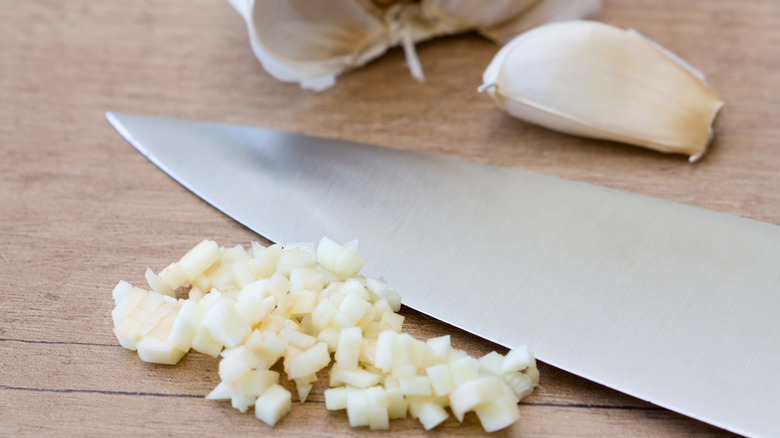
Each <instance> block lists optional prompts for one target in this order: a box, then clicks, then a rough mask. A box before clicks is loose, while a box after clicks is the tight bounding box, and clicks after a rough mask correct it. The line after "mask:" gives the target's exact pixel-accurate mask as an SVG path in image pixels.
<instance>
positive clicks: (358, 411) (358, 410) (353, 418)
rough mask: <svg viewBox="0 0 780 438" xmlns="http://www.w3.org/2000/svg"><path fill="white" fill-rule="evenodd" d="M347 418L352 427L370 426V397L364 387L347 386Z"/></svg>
mask: <svg viewBox="0 0 780 438" xmlns="http://www.w3.org/2000/svg"><path fill="white" fill-rule="evenodd" d="M347 418H348V419H349V425H350V426H352V427H360V426H368V425H369V424H370V423H371V417H370V412H369V407H368V399H367V398H366V393H365V392H364V391H363V390H362V389H358V388H354V387H351V386H347Z"/></svg>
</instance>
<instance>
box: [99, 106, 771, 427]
mask: <svg viewBox="0 0 780 438" xmlns="http://www.w3.org/2000/svg"><path fill="white" fill-rule="evenodd" d="M107 117H108V119H109V120H110V122H111V123H112V124H113V126H114V127H115V128H116V129H117V130H118V131H119V132H120V133H121V134H122V136H124V137H125V138H126V139H127V140H128V141H129V142H130V143H131V144H132V145H133V146H135V148H136V149H138V150H139V151H140V152H141V153H142V154H144V155H145V156H146V157H148V158H149V159H150V160H151V161H152V162H154V163H155V164H156V165H157V166H159V167H160V168H161V169H162V170H164V171H165V172H166V173H168V174H169V175H170V176H172V177H173V178H174V179H176V180H177V181H179V182H180V183H181V184H183V185H184V186H185V187H187V188H188V189H190V190H191V191H193V192H194V193H195V194H197V195H198V196H200V197H201V198H203V199H204V200H206V201H207V202H209V203H210V204H212V205H214V206H215V207H216V208H218V209H220V210H222V211H223V212H225V213H227V214H228V215H229V216H231V217H233V218H235V219H236V220H238V221H239V222H240V223H242V224H244V225H246V226H247V227H249V228H250V229H252V230H254V231H255V232H257V233H258V234H260V235H262V236H264V237H266V238H268V239H269V240H271V241H274V242H288V243H289V242H296V241H311V242H317V241H318V240H319V239H320V238H321V237H323V236H327V237H330V238H332V239H334V240H336V241H347V240H350V239H353V238H358V239H359V240H360V252H361V254H363V255H364V256H365V257H366V258H367V259H368V260H369V264H368V265H367V266H366V268H365V269H364V272H365V273H366V274H367V275H371V276H376V277H381V278H384V279H385V280H386V281H387V282H388V284H389V285H390V286H391V287H392V288H393V289H395V290H397V291H399V292H400V293H401V295H402V297H403V299H404V303H405V304H406V305H408V306H410V307H412V308H414V309H417V310H420V311H422V312H424V313H426V314H428V315H431V316H433V317H435V318H438V319H440V320H443V321H445V322H448V323H450V324H453V325H455V326H457V327H461V328H463V329H465V330H467V331H469V332H472V333H474V334H476V335H479V336H481V337H484V338H486V339H489V340H491V341H494V342H497V343H499V344H502V345H505V346H508V347H512V346H514V345H519V344H522V343H526V344H528V345H529V346H531V347H532V349H533V350H534V352H535V354H536V355H537V357H538V358H539V359H541V360H543V361H545V362H547V363H549V364H551V365H554V366H557V367H560V368H562V369H564V370H567V371H570V372H572V373H575V374H578V375H580V376H583V377H585V378H587V379H590V380H593V381H595V382H598V383H601V384H604V385H607V386H609V387H612V388H615V389H617V390H619V391H623V392H625V393H628V394H631V395H633V396H636V397H639V398H641V399H644V400H648V401H650V402H652V403H655V404H657V405H660V406H663V407H666V408H668V409H671V410H674V411H677V412H680V413H682V414H685V415H688V416H691V417H694V418H697V419H700V420H702V421H705V422H708V423H711V424H714V425H716V426H720V427H722V428H725V429H728V430H731V431H734V432H737V433H740V434H744V435H749V436H770V435H776V434H777V433H778V431H780V227H778V226H776V225H772V224H767V223H762V222H758V221H753V220H749V219H745V218H739V217H736V216H730V215H726V214H722V213H716V212H711V211H707V210H703V209H699V208H695V207H691V206H686V205H682V204H675V203H672V202H667V201H663V200H659V199H653V198H648V197H644V196H639V195H635V194H630V193H626V192H620V191H616V190H611V189H607V188H603V187H597V186H592V185H588V184H583V183H578V182H573V181H567V180H562V179H558V178H553V177H549V176H544V175H539V174H534V173H529V172H525V171H522V170H518V169H509V168H501V167H495V166H488V165H482V164H476V163H471V162H467V161H462V160H457V159H453V158H446V157H439V156H432V155H424V154H419V153H414V152H406V151H397V150H393V149H389V148H380V147H374V146H369V145H364V144H356V143H350V142H346V141H340V140H332V139H323V138H314V137H308V136H303V135H299V134H293V133H285V132H278V131H272V130H266V129H260V128H251V127H240V126H231V125H222V124H210V123H202V122H192V121H182V120H173V119H162V118H153V117H145V116H137V115H127V114H112V113H109V114H107Z"/></svg>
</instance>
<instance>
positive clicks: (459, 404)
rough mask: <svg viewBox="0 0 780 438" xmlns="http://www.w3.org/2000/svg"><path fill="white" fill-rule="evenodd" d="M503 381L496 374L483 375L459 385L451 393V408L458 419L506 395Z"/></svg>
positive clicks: (461, 419) (460, 419)
mask: <svg viewBox="0 0 780 438" xmlns="http://www.w3.org/2000/svg"><path fill="white" fill-rule="evenodd" d="M501 386H502V382H501V380H499V379H498V378H497V377H495V376H490V377H482V378H479V379H476V380H469V381H468V382H465V383H463V384H462V385H459V386H458V387H457V389H455V390H454V391H452V393H451V394H450V408H451V409H452V413H453V414H455V417H456V418H457V419H458V421H463V415H464V414H465V413H466V412H468V411H470V410H472V409H474V408H475V407H477V406H479V405H480V404H482V403H487V402H489V401H491V400H494V399H496V398H498V397H501V396H503V395H504V393H503V390H502V388H501Z"/></svg>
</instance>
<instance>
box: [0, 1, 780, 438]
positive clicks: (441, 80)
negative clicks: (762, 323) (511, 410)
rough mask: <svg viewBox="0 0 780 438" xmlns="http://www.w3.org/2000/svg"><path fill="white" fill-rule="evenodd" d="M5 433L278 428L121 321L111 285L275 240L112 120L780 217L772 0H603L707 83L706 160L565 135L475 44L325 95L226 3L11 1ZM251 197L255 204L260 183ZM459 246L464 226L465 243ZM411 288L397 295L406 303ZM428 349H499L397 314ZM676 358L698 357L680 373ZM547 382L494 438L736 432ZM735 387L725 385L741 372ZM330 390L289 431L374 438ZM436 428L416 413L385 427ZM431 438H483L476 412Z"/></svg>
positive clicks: (376, 68)
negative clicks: (137, 345) (286, 133)
mask: <svg viewBox="0 0 780 438" xmlns="http://www.w3.org/2000/svg"><path fill="white" fill-rule="evenodd" d="M0 11H2V12H0V369H2V373H0V412H1V413H2V415H0V435H3V436H9V435H16V434H25V435H44V434H53V433H62V434H66V435H104V434H112V435H138V434H150V435H151V434H155V435H157V434H161V433H165V434H172V435H184V434H193V433H195V434H203V435H215V434H229V435H239V434H270V433H271V432H272V430H271V429H270V428H268V427H266V426H265V425H264V424H262V423H261V422H260V421H258V420H256V419H255V418H254V416H253V415H251V413H248V414H245V415H242V414H240V413H239V412H238V411H235V410H233V409H232V408H230V406H229V404H228V403H219V402H213V401H207V400H204V399H203V396H204V395H205V394H207V393H208V392H209V391H210V390H211V389H212V388H213V387H214V386H215V385H216V383H217V382H218V377H217V373H216V367H217V361H216V360H215V359H212V358H210V357H205V356H203V355H200V354H190V355H188V356H187V357H186V358H185V359H184V360H183V361H182V362H181V363H180V364H179V365H176V366H158V365H150V364H146V363H143V362H141V361H140V360H139V359H138V358H137V356H136V354H135V353H133V352H130V351H126V350H124V349H123V348H121V347H119V346H118V344H117V341H116V338H115V337H114V335H113V333H112V331H111V328H112V324H111V318H110V312H111V309H112V307H113V302H112V299H111V289H112V288H113V286H114V285H115V284H116V283H117V281H119V280H122V279H124V280H128V281H130V282H132V283H135V284H138V285H143V284H144V278H143V272H144V270H145V268H146V267H147V266H149V267H151V268H152V269H154V270H159V269H161V268H163V267H164V266H166V265H167V264H168V263H170V262H172V261H174V260H177V259H178V258H179V257H180V256H181V255H182V254H183V253H184V252H185V251H186V250H188V249H189V248H190V247H192V246H193V245H194V244H195V243H197V242H198V241H200V240H201V239H203V238H211V239H215V240H217V241H218V242H219V243H220V244H222V245H226V246H227V245H235V244H239V243H242V244H249V243H250V242H251V241H254V240H259V241H261V242H263V243H267V242H265V241H263V240H262V239H261V238H259V237H258V236H256V235H254V234H253V233H251V232H249V231H248V230H246V229H244V228H243V227H241V226H240V225H238V224H237V223H236V222H234V221H233V220H231V219H229V218H228V217H226V216H224V215H222V214H221V213H219V212H217V211H216V210H215V209H213V208H211V207H210V206H209V205H207V204H205V203H204V202H203V201H201V200H200V199H198V198H197V197H195V196H194V195H192V194H191V193H189V192H188V191H187V190H186V189H184V188H183V187H181V186H180V185H178V184H177V183H175V182H174V181H173V180H172V179H170V178H169V177H167V176H166V175H164V174H163V173H162V172H161V171H159V170H158V169H157V168H156V167H155V166H153V165H152V164H151V163H150V162H148V161H147V160H146V159H145V158H144V157H142V156H141V155H140V154H138V153H137V152H136V151H135V150H134V149H132V148H131V147H130V146H129V145H127V144H126V143H125V141H124V140H123V139H122V138H121V137H120V136H119V135H118V134H117V133H116V132H114V130H113V129H112V128H111V127H110V126H109V125H108V123H107V122H106V121H105V119H104V112H105V111H107V110H112V111H120V112H137V113H144V114H150V115H159V116H170V117H183V118H189V119H200V120H209V121H218V122H228V123H238V124H246V125H256V126H263V127H269V128H277V129H283V130H290V131H297V132H302V133H306V134H315V135H322V136H328V137H337V138H342V139H348V140H355V141H361V142H368V143H374V144H378V145H384V146H389V147H395V148H402V149H415V150H421V151H426V152H430V153H436V154H442V155H450V156H458V157H463V158H467V159H471V160H474V161H480V162H487V163H493V164H499V165H505V166H514V167H521V168H525V169H529V170H532V171H536V172H540V173H546V174H550V175H556V176H561V177H565V178H570V179H576V180H581V181H586V182H591V183H595V184H600V185H604V186H608V187H614V188H618V189H625V190H630V191H634V192H638V193H642V194H646V195H651V196H656V197H660V198H665V199H669V200H673V201H679V202H683V203H688V204H693V205H698V206H701V207H705V208H709V209H713V210H718V211H723V212H727V213H732V214H736V215H740V216H746V217H750V218H754V219H758V220H761V221H766V222H770V223H774V224H780V189H779V187H780V173H779V172H778V170H780V153H778V150H777V147H778V144H780V124H778V123H777V119H778V116H780V92H779V91H778V90H780V76H779V75H778V73H777V71H778V70H780V50H778V46H779V45H780V25H779V24H780V18H778V17H780V2H775V1H761V0H746V1H741V2H734V1H729V0H697V1H686V2H679V1H674V0H633V1H631V0H605V8H604V10H603V11H602V12H600V13H599V14H598V15H596V16H595V17H594V18H596V19H598V20H602V21H605V22H609V23H613V24H616V25H618V26H621V27H626V28H628V27H633V28H635V29H637V30H639V31H640V32H642V33H643V34H645V35H647V36H649V37H651V38H653V39H655V40H657V41H658V42H659V43H661V44H662V45H664V46H666V47H667V48H669V49H671V50H672V51H674V52H676V53H677V54H679V55H680V56H682V57H683V58H685V59H687V60H688V61H689V62H690V63H691V64H693V65H695V66H697V67H698V68H699V69H701V70H702V71H703V72H705V73H706V74H707V77H708V80H709V82H710V84H711V85H712V87H713V88H714V89H715V90H717V92H718V93H719V94H720V96H721V97H722V98H723V100H724V101H725V102H726V106H725V108H724V110H723V112H722V113H721V115H720V117H719V118H718V121H717V125H716V131H717V139H716V141H715V143H714V145H713V148H712V151H711V152H710V153H709V154H708V155H707V156H706V157H705V158H704V159H703V160H702V161H701V162H699V163H697V164H695V165H691V164H689V163H688V162H687V161H686V159H685V158H684V157H680V156H668V155H662V154H659V153H655V152H651V151H647V150H643V149H639V148H634V147H628V146H622V145H617V144H613V143H607V142H600V141H592V140H583V139H577V138H572V137H568V136H565V135H560V134H556V133H553V132H550V131H547V130H544V129H541V128H537V127H534V126H530V125H527V124H524V123H522V122H519V121H517V120H514V119H511V118H510V117H508V116H507V115H506V114H504V113H503V112H501V111H500V110H498V109H497V108H496V107H495V106H494V104H493V103H492V102H491V101H490V99H489V98H488V97H487V96H484V95H480V94H478V93H477V92H476V88H477V86H478V85H479V84H480V77H481V73H482V70H483V69H484V67H485V66H486V65H487V64H488V62H489V61H490V59H491V58H492V56H493V55H494V54H495V52H496V51H497V47H496V46H495V45H494V44H492V43H491V42H489V41H486V40H484V39H481V38H480V37H478V36H476V35H463V36H455V37H450V38H442V39H439V40H436V41H431V42H427V43H424V44H421V45H419V47H418V53H419V56H420V59H421V61H422V66H423V69H424V71H425V75H426V81H425V83H423V84H420V83H417V82H415V81H414V80H413V79H412V78H411V77H410V76H409V75H408V73H407V70H406V66H405V63H404V58H403V54H402V52H401V51H400V50H397V49H396V50H392V51H390V52H389V53H387V54H386V55H385V56H383V57H382V58H380V59H378V60H376V61H375V62H372V63H370V64H369V65H368V66H366V67H365V68H363V69H361V70H359V71H355V72H352V73H349V74H345V75H344V76H343V77H341V78H340V79H339V82H338V84H337V86H336V87H335V88H333V89H331V90H329V91H326V92H323V93H313V92H309V91H305V90H301V89H300V88H299V87H298V86H297V85H291V84H284V83H280V82H278V81H276V80H274V79H272V78H271V77H269V76H268V75H267V74H266V73H265V71H264V70H263V69H262V67H261V66H260V64H259V63H258V62H257V61H256V59H255V58H254V57H253V55H252V53H251V50H250V47H249V42H248V39H247V34H246V30H245V27H244V24H243V22H242V21H241V19H240V18H239V16H238V15H237V14H236V13H235V12H234V11H233V10H232V8H231V7H230V6H229V5H228V3H227V2H226V1H208V0H168V1H165V2H153V1H143V0H132V1H125V2H109V1H101V2H96V1H88V0H70V1H67V2H55V1H45V0H25V1H15V0H0ZM250 189H251V190H256V191H257V197H258V200H259V201H262V199H263V188H262V187H255V188H250ZM457 238H458V236H453V239H457ZM400 292H401V293H403V291H400ZM404 315H405V316H406V329H407V330H408V331H410V332H411V333H413V334H414V335H415V336H418V337H429V336H436V335H442V334H451V335H452V337H453V343H454V344H455V346H457V347H459V348H462V349H465V350H467V351H469V352H470V353H472V354H474V355H481V354H484V353H486V352H488V351H490V350H493V349H498V350H499V351H501V352H504V351H505V350H503V349H502V348H501V347H499V346H497V345H492V344H490V343H488V342H485V341H483V340H481V339H479V338H477V337H475V336H472V335H469V334H467V333H464V332H462V331H460V330H457V329H454V328H452V327H449V326H447V325H445V324H442V323H440V322H438V321H435V320H432V319H430V318H427V317H425V316H424V315H421V314H419V313H416V312H414V311H412V310H408V309H406V310H404ZM674 341H675V340H674V339H669V342H674ZM680 366H681V367H682V366H686V365H685V364H680ZM540 369H541V373H542V377H541V387H540V388H538V389H537V390H536V392H535V393H534V394H533V395H531V396H530V397H528V398H527V399H526V400H524V401H523V402H522V403H521V404H520V412H521V417H522V418H521V420H520V421H519V422H518V423H517V424H516V425H514V426H513V427H512V428H510V429H507V430H505V431H503V432H501V433H498V434H497V435H501V436H503V435H508V436H509V435H511V436H515V435H516V436H520V435H522V436H573V435H576V436H593V437H601V436H670V435H682V436H691V435H705V436H715V435H720V434H723V435H726V433H725V432H723V431H721V430H719V429H716V428H714V427H712V426H709V425H706V424H703V423H701V422H698V421H695V420H691V419H689V418H686V417H683V416H681V415H678V414H676V413H673V412H670V411H667V410H665V409H663V408H660V407H657V406H654V405H652V404H649V403H646V402H644V401H641V400H638V399H635V398H632V397H629V396H626V395H623V394H620V393H618V392H616V391H613V390H610V389H608V388H605V387H602V386H599V385H597V384H594V383H590V382H588V381H586V380H583V379H581V378H578V377H576V376H574V375H572V374H569V373H567V372H564V371H561V370H558V369H555V368H553V367H550V366H547V365H545V364H540ZM739 378H740V376H734V379H735V380H737V381H738V380H739ZM323 390H324V385H323V384H322V383H320V384H319V385H317V386H316V387H315V389H314V391H313V393H312V395H311V397H310V400H309V401H307V402H306V403H304V404H300V403H295V404H294V406H293V409H292V412H291V413H290V415H289V416H287V417H286V418H285V419H284V420H283V421H282V422H281V423H280V424H279V425H278V426H277V427H276V428H275V429H273V433H275V434H279V435H290V436H297V435H311V434H318V435H334V436H341V435H346V434H354V435H360V434H369V432H368V431H366V430H362V429H359V430H352V429H350V428H349V427H348V425H347V420H346V416H345V414H344V413H343V412H328V411H326V410H325V407H324V403H323V395H322V394H323ZM399 433H400V434H403V435H423V434H424V432H423V430H422V428H421V426H420V425H419V424H418V423H417V422H416V421H413V420H406V421H395V422H393V423H392V427H391V430H390V432H388V433H371V435H372V436H385V435H390V434H395V435H397V434H399ZM430 433H431V434H433V435H446V436H450V435H477V434H480V433H481V428H480V427H479V425H478V423H477V421H476V419H475V417H473V416H470V417H469V418H468V419H467V421H466V422H465V424H464V425H459V424H458V423H457V422H456V421H455V420H453V419H450V420H448V421H447V422H446V423H445V424H443V425H442V426H440V427H439V428H437V429H436V430H434V431H432V432H430Z"/></svg>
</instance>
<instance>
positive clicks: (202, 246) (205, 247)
mask: <svg viewBox="0 0 780 438" xmlns="http://www.w3.org/2000/svg"><path fill="white" fill-rule="evenodd" d="M221 258H222V251H221V250H220V248H219V245H217V243H216V242H214V241H213V240H203V241H202V242H200V243H198V244H197V245H195V247H194V248H192V249H191V250H189V252H187V254H184V256H183V257H182V258H181V260H179V265H180V266H181V270H182V271H183V272H184V274H185V275H186V276H187V278H188V279H189V280H192V279H194V278H195V277H197V276H199V275H200V274H202V273H203V272H205V271H206V269H208V268H210V267H211V266H212V265H213V264H215V263H217V262H218V261H219V260H220V259H221ZM174 289H175V288H174Z"/></svg>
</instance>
